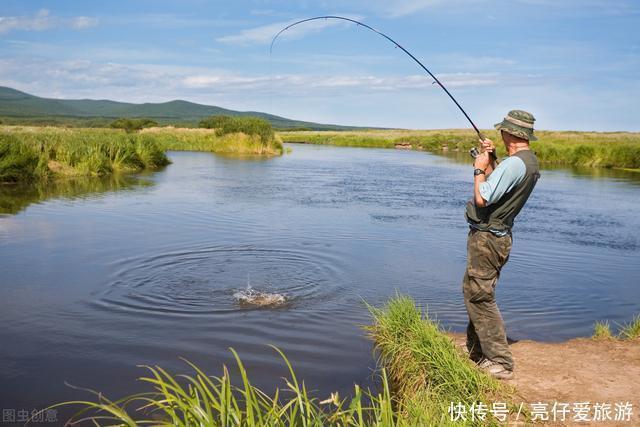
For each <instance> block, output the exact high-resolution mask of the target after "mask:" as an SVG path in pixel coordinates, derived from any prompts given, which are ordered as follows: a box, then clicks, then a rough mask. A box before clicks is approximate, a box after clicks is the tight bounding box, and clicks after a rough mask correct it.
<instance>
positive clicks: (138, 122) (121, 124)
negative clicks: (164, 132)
mask: <svg viewBox="0 0 640 427" xmlns="http://www.w3.org/2000/svg"><path fill="white" fill-rule="evenodd" d="M110 126H111V127H112V128H114V129H124V130H125V131H126V132H127V133H133V132H137V131H139V130H141V129H144V128H151V127H156V126H158V122H156V121H155V120H151V119H126V118H122V119H118V120H115V121H113V122H111V124H110Z"/></svg>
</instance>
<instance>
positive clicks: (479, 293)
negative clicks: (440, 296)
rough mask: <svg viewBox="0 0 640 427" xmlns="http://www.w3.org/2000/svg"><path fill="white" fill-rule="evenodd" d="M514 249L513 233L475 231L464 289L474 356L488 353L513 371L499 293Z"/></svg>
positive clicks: (470, 347) (469, 244)
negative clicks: (504, 267) (502, 273)
mask: <svg viewBox="0 0 640 427" xmlns="http://www.w3.org/2000/svg"><path fill="white" fill-rule="evenodd" d="M510 251H511V235H506V236H503V237H498V236H496V235H494V234H493V233H489V232H486V231H477V230H471V231H470V232H469V238H468V240H467V270H466V271H465V273H464V279H463V281H462V292H463V294H464V304H465V306H466V307H467V313H468V314H469V324H468V326H467V348H468V349H469V354H470V357H471V358H472V359H473V360H479V359H480V358H482V357H483V356H484V357H486V358H488V359H491V360H492V361H494V362H498V363H500V364H502V366H504V367H505V368H506V369H509V370H513V357H512V356H511V350H509V345H508V344H507V333H506V330H505V327H504V321H503V320H502V315H501V314H500V310H499V309H498V305H497V304H496V292H495V291H496V284H497V283H498V278H499V277H500V270H501V269H502V267H503V266H504V265H505V264H506V263H507V261H508V259H509V252H510Z"/></svg>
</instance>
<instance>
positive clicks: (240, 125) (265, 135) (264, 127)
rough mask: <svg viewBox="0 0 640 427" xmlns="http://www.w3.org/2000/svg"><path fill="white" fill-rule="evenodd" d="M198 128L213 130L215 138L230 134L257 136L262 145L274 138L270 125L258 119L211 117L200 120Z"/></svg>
mask: <svg viewBox="0 0 640 427" xmlns="http://www.w3.org/2000/svg"><path fill="white" fill-rule="evenodd" d="M200 127H202V128H207V129H215V130H216V135H217V136H224V135H228V134H231V133H244V134H247V135H258V136H259V137H260V142H262V144H263V145H267V144H269V143H271V142H272V141H273V140H274V138H275V132H274V131H273V127H272V126H271V123H269V121H267V120H265V119H261V118H259V117H249V116H247V117H230V116H211V117H209V118H206V119H203V120H201V121H200Z"/></svg>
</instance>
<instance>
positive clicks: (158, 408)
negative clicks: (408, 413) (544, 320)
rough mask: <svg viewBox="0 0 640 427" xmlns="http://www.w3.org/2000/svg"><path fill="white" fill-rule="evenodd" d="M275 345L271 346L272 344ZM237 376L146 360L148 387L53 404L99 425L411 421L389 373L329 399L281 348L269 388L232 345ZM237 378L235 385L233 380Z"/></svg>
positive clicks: (225, 371)
mask: <svg viewBox="0 0 640 427" xmlns="http://www.w3.org/2000/svg"><path fill="white" fill-rule="evenodd" d="M274 348H275V347H274ZM231 351H232V353H233V355H234V357H235V360H236V364H237V368H238V371H239V373H240V378H239V380H238V382H237V383H236V381H234V379H232V377H231V375H230V373H229V370H228V369H227V368H226V367H223V373H222V376H219V377H210V376H208V375H206V374H205V373H204V372H203V371H202V370H201V369H200V368H199V367H197V366H196V365H194V364H192V363H190V362H188V361H187V362H186V363H187V364H188V365H189V366H190V367H191V369H192V370H193V374H192V375H172V374H170V373H169V372H167V371H165V370H164V369H162V368H161V367H159V366H146V369H147V371H148V372H149V375H148V376H144V377H142V378H140V380H141V381H142V382H145V383H147V384H148V385H149V386H150V387H151V388H152V391H149V392H146V393H141V394H137V395H133V396H129V397H125V398H123V399H119V400H117V401H114V400H109V399H108V398H106V397H105V396H104V395H102V394H101V393H97V392H92V391H90V390H88V391H90V392H91V393H92V394H93V395H94V397H95V400H77V401H69V402H63V403H60V404H57V405H54V406H52V407H51V408H56V407H60V406H76V407H79V410H78V412H77V413H76V414H75V415H73V416H72V418H71V419H70V420H69V422H70V423H76V422H89V421H91V422H93V423H95V424H97V425H124V426H136V425H146V424H151V425H156V426H185V427H186V426H283V427H284V426H308V427H312V426H313V427H315V426H318V427H320V426H409V425H415V424H409V423H407V422H406V420H403V419H401V418H398V416H397V414H396V412H395V411H394V404H393V400H392V397H391V393H390V388H389V383H388V381H387V378H386V377H385V376H384V372H383V376H382V378H381V382H382V385H381V389H380V391H379V392H373V393H372V392H369V391H364V390H362V389H361V388H360V387H359V386H357V385H356V386H354V391H353V396H352V397H351V398H349V399H340V397H339V396H338V395H337V394H336V393H334V394H332V395H331V396H330V397H329V398H328V399H325V400H319V399H318V398H316V397H313V396H311V394H310V392H309V390H308V389H307V387H306V385H305V384H304V382H301V381H300V380H299V379H298V378H297V376H296V374H295V371H294V369H293V367H292V366H291V363H290V362H289V360H287V358H286V357H285V356H284V354H283V353H282V352H281V351H280V350H278V349H276V351H278V353H280V355H281V356H282V359H283V361H284V363H285V364H286V365H287V367H288V370H289V376H288V378H286V379H285V387H284V388H282V389H276V390H275V391H274V392H273V393H272V394H267V393H265V392H263V391H262V390H260V389H258V388H257V387H256V386H254V385H253V384H251V381H250V380H249V376H248V374H247V370H246V369H245V367H244V364H243V363H242V360H241V359H240V357H239V356H238V354H237V353H236V352H235V351H234V350H233V349H232V350H231ZM235 384H238V385H235Z"/></svg>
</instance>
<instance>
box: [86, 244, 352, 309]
mask: <svg viewBox="0 0 640 427" xmlns="http://www.w3.org/2000/svg"><path fill="white" fill-rule="evenodd" d="M338 265H339V262H338V260H337V258H333V257H331V256H329V255H327V254H325V253H316V252H313V251H311V250H308V249H303V250H289V249H287V250H285V249H272V248H269V249H266V248H259V247H255V246H250V245H247V246H236V247H224V246H221V247H207V248H198V249H191V250H183V251H173V252H167V253H161V254H157V255H153V256H147V257H136V258H129V259H126V260H121V261H118V262H117V263H115V264H114V270H115V273H114V275H113V276H112V280H111V281H110V283H108V284H107V285H106V286H105V287H104V290H103V291H101V293H100V294H97V295H95V296H96V298H95V299H94V300H92V301H91V302H90V303H91V304H92V305H93V306H95V307H97V308H100V309H103V310H111V311H118V312H130V313H140V314H157V315H184V316H193V315H207V314H215V313H224V312H229V311H233V310H239V309H242V308H246V306H245V305H242V304H238V300H237V298H236V297H237V295H238V293H239V292H242V291H246V289H247V288H248V286H250V289H252V291H253V292H257V293H259V294H263V295H281V296H283V298H285V299H286V301H287V304H286V307H287V308H290V307H293V306H297V305H306V304H313V303H314V302H316V301H318V300H322V301H326V300H327V299H330V298H331V296H332V295H333V294H335V293H336V291H337V284H339V283H340V280H339V276H340V272H341V271H342V269H341V268H339V267H338Z"/></svg>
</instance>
